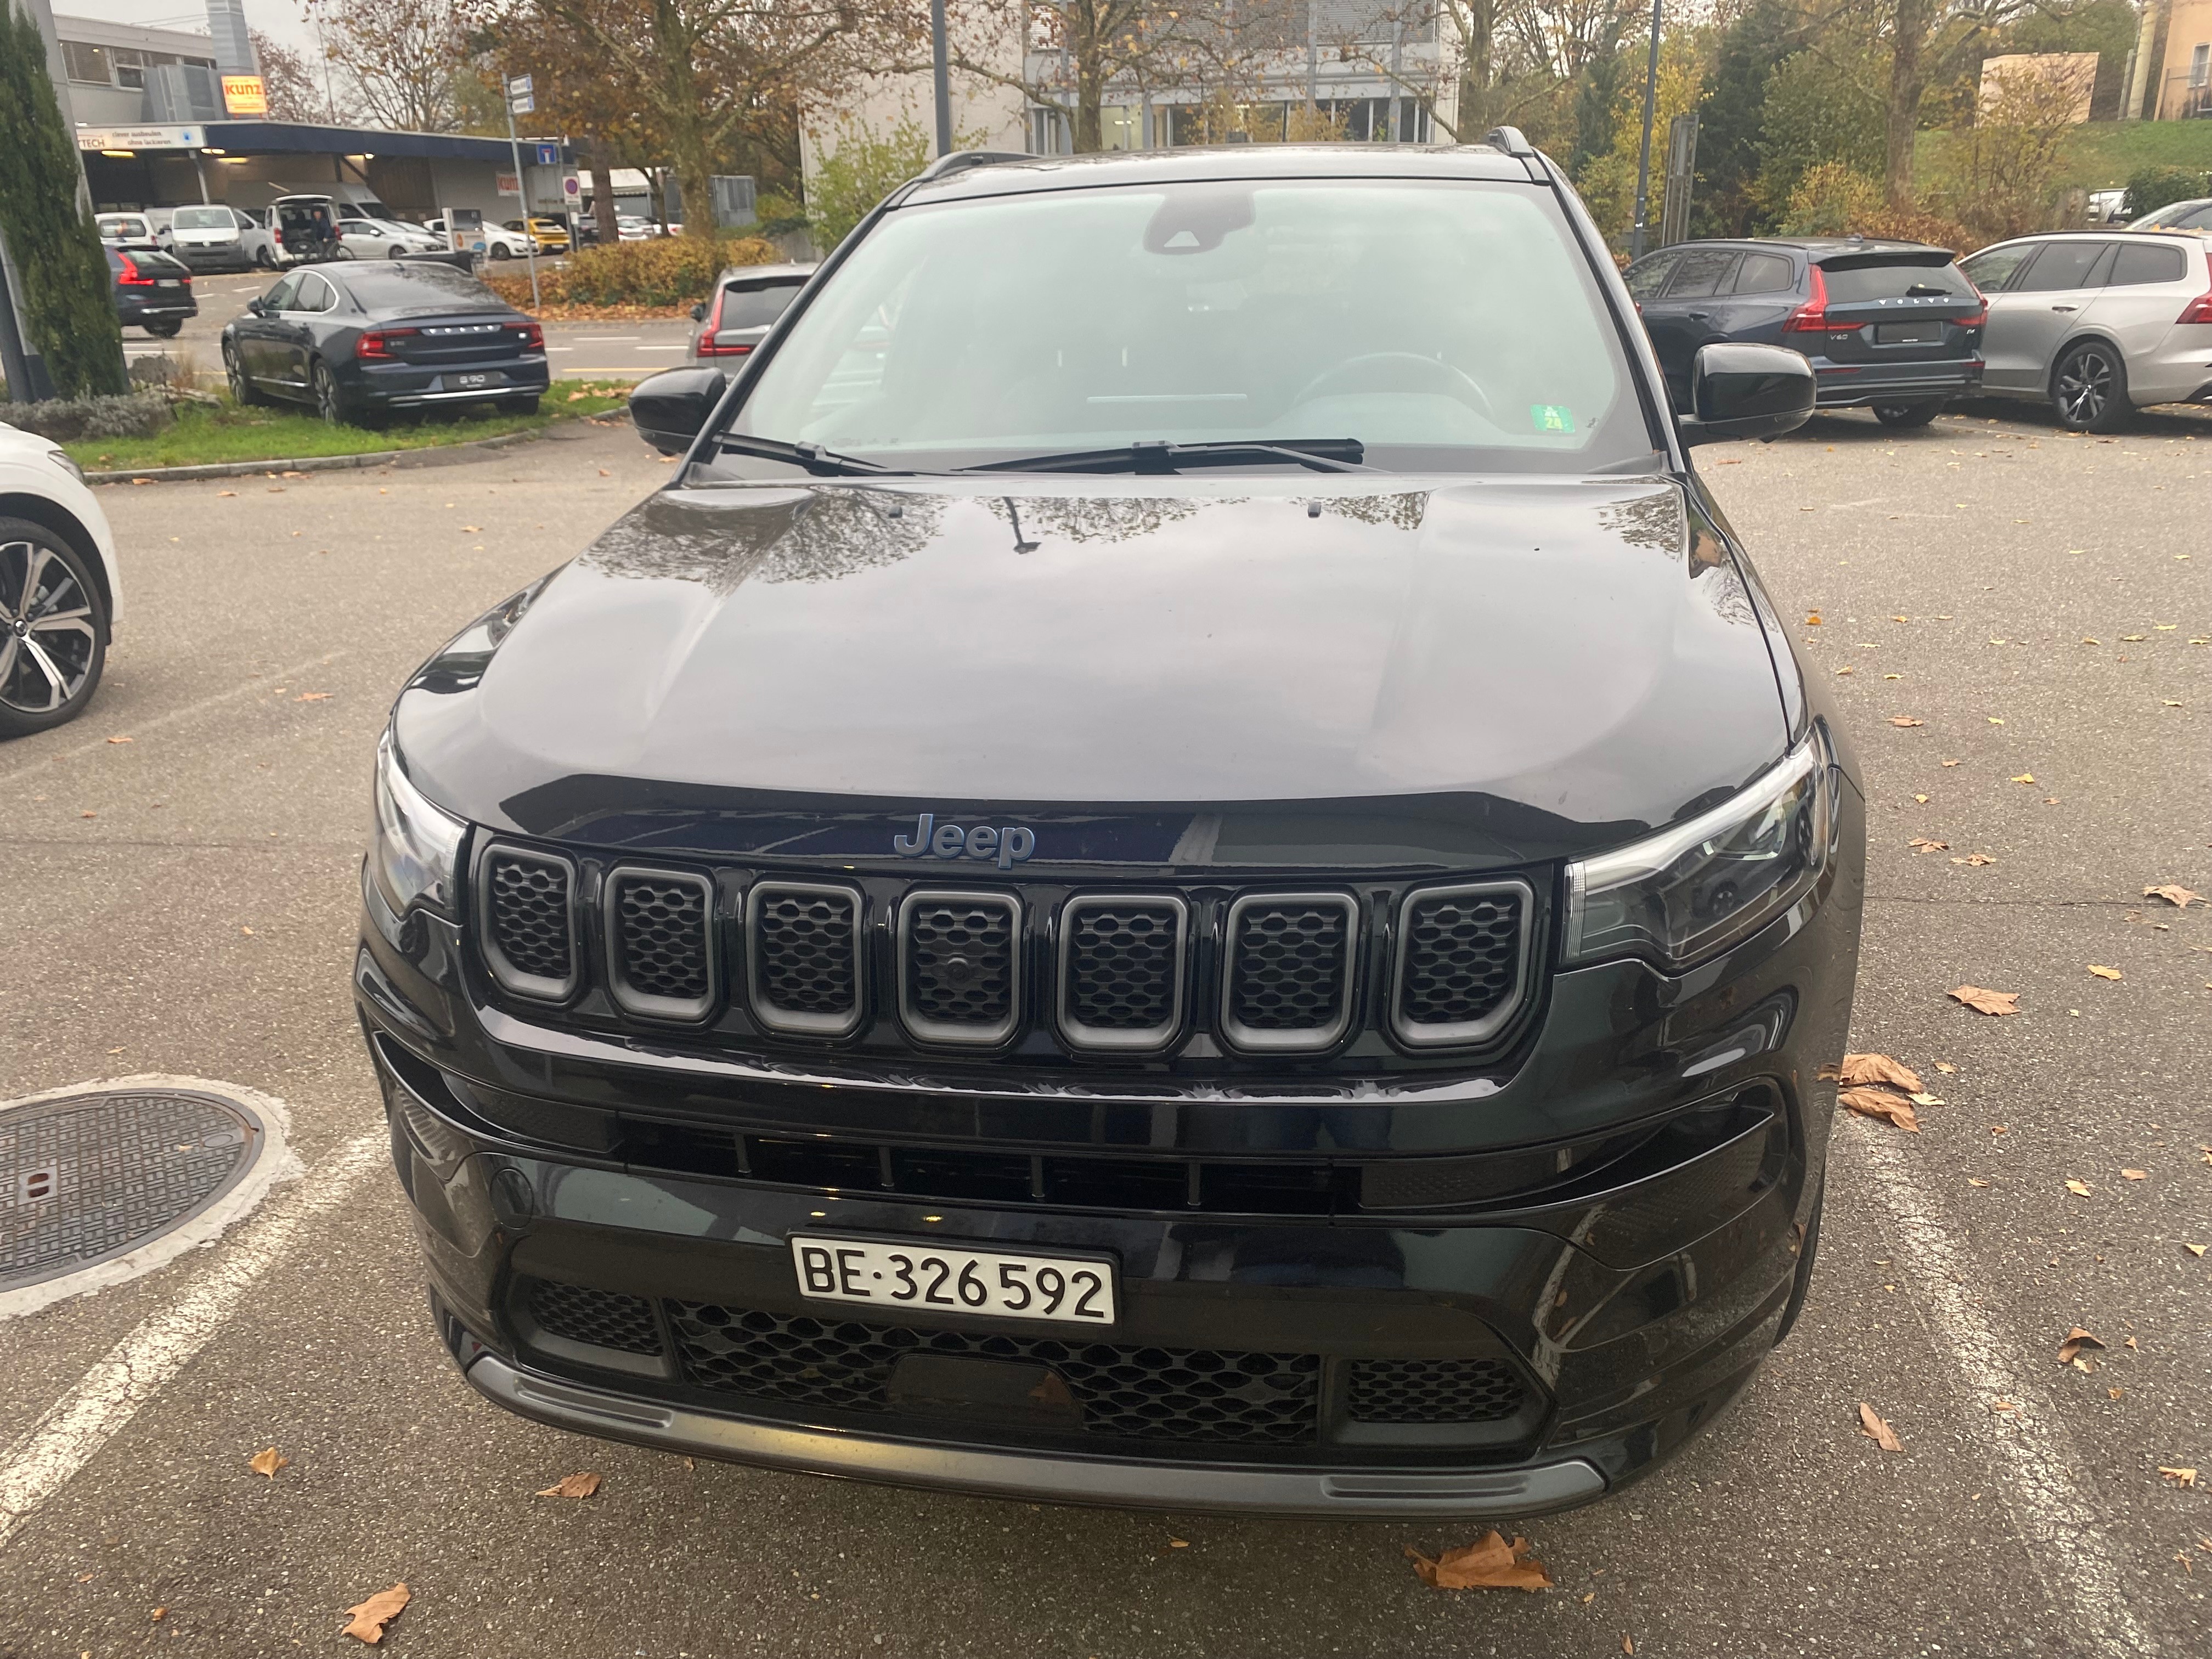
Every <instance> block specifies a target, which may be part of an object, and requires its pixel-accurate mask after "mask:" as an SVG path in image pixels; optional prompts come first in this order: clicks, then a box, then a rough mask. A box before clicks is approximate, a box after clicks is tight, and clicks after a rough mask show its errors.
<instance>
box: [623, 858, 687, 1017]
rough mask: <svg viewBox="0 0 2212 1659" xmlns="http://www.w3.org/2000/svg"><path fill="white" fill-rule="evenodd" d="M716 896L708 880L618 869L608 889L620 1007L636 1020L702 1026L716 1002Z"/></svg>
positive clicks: (672, 873)
mask: <svg viewBox="0 0 2212 1659" xmlns="http://www.w3.org/2000/svg"><path fill="white" fill-rule="evenodd" d="M713 920H714V886H713V884H711V883H709V882H708V879H707V878H705V877H704V876H696V875H690V874H686V873H684V872H677V871H660V870H650V871H641V870H618V871H617V872H615V873H614V875H613V876H611V878H609V879H608V882H607V941H608V949H609V952H610V955H611V972H610V973H609V974H608V975H607V981H608V985H609V987H610V988H611V990H612V992H613V994H614V998H615V1000H616V1001H617V1002H618V1003H620V1004H621V1005H622V1006H623V1008H624V1009H625V1010H627V1011H628V1012H630V1013H634V1014H645V1015H648V1016H652V1017H655V1018H663V1019H697V1018H701V1017H702V1015H704V1014H705V1013H706V1012H707V1011H708V1008H709V1007H710V1006H712V1004H713V1002H714V929H713Z"/></svg>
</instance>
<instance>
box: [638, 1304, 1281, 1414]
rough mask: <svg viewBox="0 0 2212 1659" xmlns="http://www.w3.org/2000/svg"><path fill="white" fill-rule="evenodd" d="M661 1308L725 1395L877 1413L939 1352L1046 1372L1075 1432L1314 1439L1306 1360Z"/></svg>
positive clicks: (699, 1371) (699, 1379)
mask: <svg viewBox="0 0 2212 1659" xmlns="http://www.w3.org/2000/svg"><path fill="white" fill-rule="evenodd" d="M668 1311H669V1316H670V1318H671V1321H672V1322H673V1323H674V1326H675V1329H676V1342H677V1349H678V1352H679V1353H680V1354H681V1355H682V1357H683V1360H684V1370H685V1372H686V1373H687V1374H688V1376H690V1380H691V1381H692V1382H694V1383H697V1384H699V1385H700V1386H701V1387H702V1388H708V1389H718V1390H721V1391H725V1392H727V1393H730V1394H737V1395H755V1396H758V1397H765V1398H769V1399H775V1400H787V1401H793V1402H795V1403H797V1404H799V1405H805V1406H827V1407H842V1408H844V1409H846V1410H848V1411H887V1410H889V1409H890V1374H891V1368H892V1366H894V1365H895V1364H897V1363H898V1361H899V1360H900V1358H902V1357H903V1356H905V1355H907V1354H910V1353H923V1354H948V1355H956V1356H964V1357H969V1358H980V1359H1003V1360H1012V1361H1018V1362H1025V1363H1027V1364H1033V1365H1043V1366H1047V1367H1048V1368H1050V1369H1051V1370H1053V1371H1054V1372H1056V1373H1057V1374H1058V1375H1059V1376H1060V1379H1061V1381H1063V1382H1065V1383H1066V1384H1067V1388H1068V1392H1069V1393H1070V1394H1072V1395H1073V1396H1074V1398H1075V1403H1076V1406H1077V1408H1078V1410H1079V1413H1080V1416H1081V1424H1082V1432H1084V1433H1085V1434H1093V1435H1100V1436H1104V1437H1113V1438H1117V1439H1141V1440H1186V1441H1200V1442H1222V1441H1247V1442H1262V1443H1268V1444H1272V1445H1310V1444H1311V1443H1314V1441H1315V1440H1316V1437H1317V1435H1318V1430H1317V1426H1316V1419H1317V1407H1318V1403H1319V1401H1320V1395H1321V1359H1320V1357H1319V1356H1318V1355H1315V1354H1282V1353H1217V1352H1212V1351H1210V1350H1194V1349H1183V1348H1134V1347H1124V1346H1120V1345H1117V1344H1110V1343H1104V1342H1079V1341H1060V1340H1055V1339H1053V1338H1049V1337H1030V1336H1003V1335H982V1334H973V1333H970V1332H966V1331H926V1330H915V1329H911V1328H908V1327H906V1326H902V1325H871V1324H864V1323H862V1322H860V1321H858V1320H830V1319H817V1318H813V1317H811V1316H806V1315H803V1314H800V1315H793V1314H771V1313H762V1312H757V1311H748V1310H744V1309H742V1308H725V1307H720V1306H717V1305H715V1304H712V1303H699V1302H671V1303H670V1304H668Z"/></svg>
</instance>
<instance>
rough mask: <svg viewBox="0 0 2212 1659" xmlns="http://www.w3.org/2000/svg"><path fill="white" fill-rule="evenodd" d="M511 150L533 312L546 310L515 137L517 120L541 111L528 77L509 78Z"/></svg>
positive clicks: (526, 184)
mask: <svg viewBox="0 0 2212 1659" xmlns="http://www.w3.org/2000/svg"><path fill="white" fill-rule="evenodd" d="M506 91H507V149H508V150H509V152H510V153H512V154H513V157H514V193H515V194H516V195H517V196H518V197H520V198H521V200H522V246H523V252H524V256H525V257H526V258H528V259H529V261H530V308H531V310H532V311H533V312H535V311H542V310H543V309H544V305H545V302H544V301H543V300H541V299H540V298H539V297H538V236H537V233H535V232H534V231H532V229H531V228H530V175H529V174H528V173H525V172H524V171H523V170H522V140H521V139H520V138H518V137H515V134H514V118H515V117H516V116H518V115H527V114H529V113H530V112H531V111H532V110H533V109H536V108H537V107H538V100H537V97H536V92H535V88H533V87H532V82H531V79H530V77H529V76H526V75H510V76H507V88H506Z"/></svg>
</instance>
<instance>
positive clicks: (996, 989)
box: [899, 893, 1021, 1043]
mask: <svg viewBox="0 0 2212 1659" xmlns="http://www.w3.org/2000/svg"><path fill="white" fill-rule="evenodd" d="M1020 938H1021V910H1020V908H1019V907H1018V905H1017V904H1016V903H1015V902H1014V901H1013V900H1012V899H1011V898H1008V897H1006V896H1004V895H1003V894H997V893H914V894H909V895H908V897H907V900H906V902H905V904H904V905H903V906H902V908H901V909H900V911H899V998H900V1005H899V1006H900V1012H901V1014H902V1016H903V1017H904V1018H905V1020H906V1024H907V1027H908V1030H911V1031H913V1033H914V1034H915V1036H918V1037H921V1039H923V1040H924V1041H925V1042H968V1043H992V1042H1003V1041H1004V1040H1005V1039H1006V1038H1007V1037H1009V1036H1012V1035H1013V1031H1014V1026H1015V1024H1016V1023H1017V1022H1018V1019H1019V1018H1020V980H1019V971H1018V962H1019V954H1018V946H1019V943H1020Z"/></svg>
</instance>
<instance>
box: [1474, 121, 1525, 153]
mask: <svg viewBox="0 0 2212 1659" xmlns="http://www.w3.org/2000/svg"><path fill="white" fill-rule="evenodd" d="M1482 142H1483V143H1486V144H1487V145H1489V146H1490V147H1491V149H1501V150H1504V152H1505V153H1506V154H1507V155H1534V154H1535V153H1536V147H1535V145H1534V144H1532V143H1529V142H1528V134H1526V133H1524V132H1522V131H1521V129H1520V128H1518V127H1492V128H1491V130H1490V131H1488V132H1486V133H1485V134H1483V136H1482Z"/></svg>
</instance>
